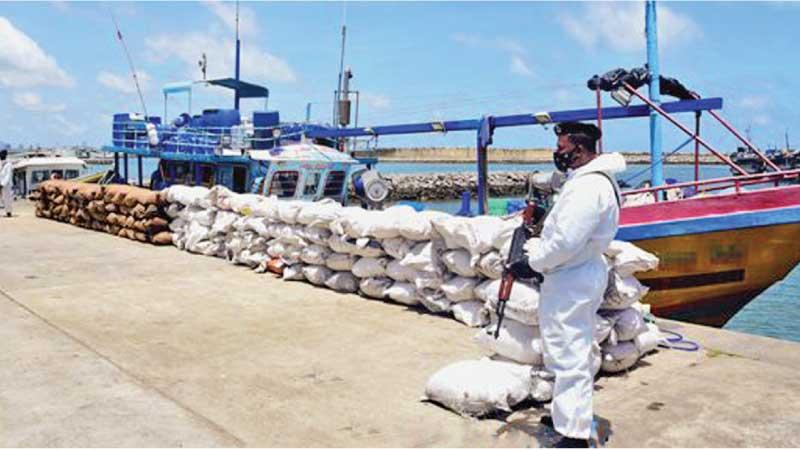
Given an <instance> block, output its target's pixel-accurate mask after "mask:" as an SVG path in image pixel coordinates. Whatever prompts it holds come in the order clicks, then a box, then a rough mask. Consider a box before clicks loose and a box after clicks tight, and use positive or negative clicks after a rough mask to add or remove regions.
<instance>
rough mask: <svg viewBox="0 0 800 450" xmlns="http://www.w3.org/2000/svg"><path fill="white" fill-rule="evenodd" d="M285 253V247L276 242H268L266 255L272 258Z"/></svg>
mask: <svg viewBox="0 0 800 450" xmlns="http://www.w3.org/2000/svg"><path fill="white" fill-rule="evenodd" d="M285 251H286V246H285V245H284V244H283V243H282V242H280V241H277V240H272V241H270V242H269V245H268V247H267V254H268V255H269V256H271V257H273V258H277V257H279V256H281V255H282V254H283V253H284V252H285Z"/></svg>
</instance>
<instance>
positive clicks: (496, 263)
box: [477, 250, 504, 280]
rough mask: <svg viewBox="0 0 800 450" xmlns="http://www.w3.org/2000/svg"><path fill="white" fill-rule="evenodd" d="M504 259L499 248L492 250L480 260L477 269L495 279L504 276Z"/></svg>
mask: <svg viewBox="0 0 800 450" xmlns="http://www.w3.org/2000/svg"><path fill="white" fill-rule="evenodd" d="M503 266H504V259H503V257H502V256H501V255H500V252H498V251H497V250H492V251H490V252H488V253H486V254H485V255H483V256H481V257H480V259H479V260H478V265H477V270H478V273H480V274H481V275H483V276H485V277H487V278H491V279H493V280H497V279H500V278H501V277H502V276H503Z"/></svg>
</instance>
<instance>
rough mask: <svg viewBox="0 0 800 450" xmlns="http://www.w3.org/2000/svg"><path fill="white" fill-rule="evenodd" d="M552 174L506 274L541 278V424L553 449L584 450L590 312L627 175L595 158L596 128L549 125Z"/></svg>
mask: <svg viewBox="0 0 800 450" xmlns="http://www.w3.org/2000/svg"><path fill="white" fill-rule="evenodd" d="M555 132H556V135H557V136H558V148H557V150H556V151H555V153H554V154H553V158H554V160H555V164H556V168H557V169H559V170H560V171H562V172H566V174H567V176H566V181H565V182H564V184H563V186H562V188H561V191H560V194H559V197H558V199H557V200H556V202H555V204H554V205H553V208H552V209H551V210H550V212H549V214H548V215H547V217H546V218H545V221H544V224H543V227H542V232H541V236H540V240H539V241H538V242H537V244H536V245H526V249H527V254H526V256H525V257H524V258H523V259H521V260H518V261H515V262H514V263H513V264H511V266H510V270H511V271H512V273H514V274H515V275H516V276H520V277H522V278H525V277H526V275H527V277H530V275H531V272H538V273H540V274H542V276H543V278H544V280H543V281H542V284H541V298H540V300H539V327H540V330H541V333H542V342H543V344H544V362H545V366H546V368H547V369H548V370H549V371H551V372H553V373H554V374H555V385H554V389H553V402H552V406H551V414H552V415H551V416H549V417H546V418H544V419H543V420H542V422H543V423H545V424H548V425H550V426H552V427H553V428H554V429H555V430H556V431H557V432H558V433H559V434H560V435H561V436H562V439H561V440H560V441H559V442H558V443H557V444H556V446H557V447H586V446H588V444H589V442H588V440H589V438H590V436H591V430H592V421H593V417H594V416H593V411H592V391H593V388H594V375H595V374H596V373H597V370H598V369H599V367H597V364H596V362H594V361H596V357H595V358H593V357H592V356H593V355H592V353H593V350H592V347H593V342H594V329H595V314H596V313H597V310H598V308H599V307H600V303H601V302H602V300H603V293H604V292H605V289H606V284H607V282H608V267H607V265H606V262H605V259H604V258H603V251H605V250H606V248H607V247H608V244H609V243H610V242H611V240H612V239H613V238H614V236H615V235H616V234H617V228H618V226H619V210H620V198H619V187H618V186H617V183H616V179H615V178H614V174H615V173H618V172H621V171H623V170H625V159H624V158H623V157H622V155H620V154H618V153H606V154H597V152H596V142H597V140H598V139H599V138H600V130H599V129H598V128H597V127H595V126H594V125H590V124H584V123H579V122H570V123H562V124H559V125H557V126H556V127H555Z"/></svg>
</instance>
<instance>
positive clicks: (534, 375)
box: [426, 241, 661, 415]
mask: <svg viewBox="0 0 800 450" xmlns="http://www.w3.org/2000/svg"><path fill="white" fill-rule="evenodd" d="M606 257H607V260H608V262H609V267H610V270H609V284H608V287H607V290H606V293H605V295H604V299H603V303H602V304H601V308H600V310H599V311H598V314H597V317H596V319H597V320H596V329H595V339H594V343H593V346H592V371H593V373H594V374H597V373H598V372H599V371H600V370H603V371H604V372H606V373H615V372H620V371H623V370H626V369H629V368H631V367H632V366H633V365H634V364H636V362H637V361H638V360H639V359H640V358H641V357H642V356H644V355H645V354H647V353H649V352H651V351H653V350H654V349H655V348H656V346H657V345H658V343H659V342H660V340H661V334H660V332H659V330H658V328H657V327H656V326H655V325H654V324H646V323H645V321H644V314H645V312H646V305H643V304H642V303H640V300H641V298H642V297H643V296H644V295H645V294H646V293H647V288H646V287H644V286H642V285H641V283H639V281H638V280H636V278H634V277H633V274H634V273H636V272H642V271H647V270H653V269H655V268H656V267H657V266H658V258H656V257H655V256H654V255H652V254H650V253H647V252H645V251H643V250H641V249H639V248H638V247H636V246H634V245H632V244H629V243H626V242H619V241H614V242H612V243H611V245H610V246H609V249H608V250H607V252H606ZM468 258H469V255H464V254H459V255H458V256H457V257H456V256H452V257H445V260H446V262H448V263H449V264H451V265H458V267H457V269H458V270H459V271H460V275H462V276H463V275H470V273H469V272H468V269H469V267H470V266H469V265H468V264H466V261H468ZM499 288H500V280H495V279H490V280H487V281H483V282H482V283H480V284H479V285H477V286H475V287H474V288H473V292H474V295H475V297H476V298H478V299H479V300H481V301H483V302H485V304H484V307H483V309H482V310H481V314H483V315H484V316H486V317H488V318H489V320H490V324H489V325H488V326H486V327H485V328H484V329H482V330H480V331H478V332H477V333H476V334H475V337H474V340H475V342H477V344H478V345H479V346H480V347H481V348H482V349H483V350H484V352H485V353H486V355H487V356H489V358H484V359H482V360H479V361H462V362H460V363H455V364H452V365H450V366H447V367H445V368H444V369H442V370H441V371H440V372H438V373H437V374H435V375H434V376H433V377H431V379H430V380H429V381H428V384H427V386H426V398H428V399H430V400H432V401H435V402H438V403H440V404H443V405H445V406H446V407H448V408H450V409H453V410H454V411H456V412H459V413H461V414H470V415H484V414H486V413H487V412H490V411H494V410H508V408H509V406H513V404H514V403H513V402H512V400H513V401H514V402H520V401H522V400H524V399H525V398H528V397H530V398H532V399H534V400H536V401H539V402H546V401H550V400H551V398H552V395H553V385H554V382H555V376H554V374H553V373H551V372H549V371H548V370H547V369H546V368H545V367H544V363H543V353H544V348H543V343H542V339H541V335H540V333H539V328H538V323H539V322H538V306H539V289H538V286H537V285H536V284H534V283H529V282H520V281H517V282H516V283H515V284H514V286H513V289H512V290H511V297H510V298H509V299H508V302H507V303H506V307H505V317H504V319H503V322H502V326H501V328H500V332H499V334H498V337H497V338H495V337H494V333H495V331H496V329H497V317H496V316H495V314H494V311H495V308H496V306H497V302H498V292H499ZM498 362H503V364H502V365H498ZM468 370H472V371H474V373H475V375H474V376H470V375H469V373H467V371H468ZM484 372H486V373H489V372H491V373H493V374H495V376H497V377H498V380H502V383H500V384H499V385H497V386H495V387H494V389H493V390H487V388H486V386H484V385H481V384H480V382H479V381H480V378H481V374H483V373H484ZM501 372H502V373H503V374H504V375H502V376H501V375H499V373H501ZM520 373H526V374H527V380H528V385H527V396H526V397H524V398H520V395H522V394H523V393H524V392H523V391H522V390H521V389H520V388H519V387H518V386H517V383H516V380H517V379H518V376H519V374H520ZM446 377H450V378H446ZM467 382H469V384H467ZM459 395H460V397H459Z"/></svg>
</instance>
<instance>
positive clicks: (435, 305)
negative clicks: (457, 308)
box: [417, 288, 451, 313]
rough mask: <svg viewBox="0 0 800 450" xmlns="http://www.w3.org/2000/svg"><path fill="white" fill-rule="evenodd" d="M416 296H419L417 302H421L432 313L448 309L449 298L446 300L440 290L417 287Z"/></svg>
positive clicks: (447, 310)
mask: <svg viewBox="0 0 800 450" xmlns="http://www.w3.org/2000/svg"><path fill="white" fill-rule="evenodd" d="M417 298H419V302H420V303H422V306H424V307H425V308H427V309H428V311H430V312H432V313H442V312H449V311H450V304H451V303H450V300H448V299H447V298H446V297H445V296H444V294H443V293H442V291H440V290H437V289H425V288H422V289H421V288H417Z"/></svg>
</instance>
